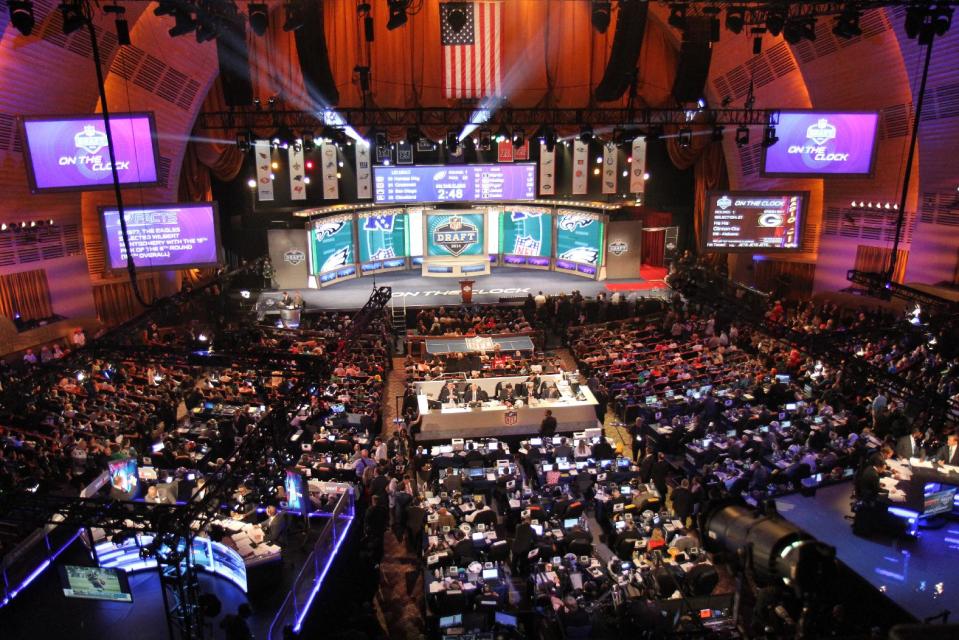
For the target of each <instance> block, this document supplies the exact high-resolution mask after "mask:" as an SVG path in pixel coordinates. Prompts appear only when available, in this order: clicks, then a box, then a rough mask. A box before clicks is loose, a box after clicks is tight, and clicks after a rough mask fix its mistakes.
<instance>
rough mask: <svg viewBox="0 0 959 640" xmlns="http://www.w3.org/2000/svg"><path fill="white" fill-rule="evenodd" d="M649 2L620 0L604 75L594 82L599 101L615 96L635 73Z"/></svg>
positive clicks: (616, 98) (626, 85) (625, 88)
mask: <svg viewBox="0 0 959 640" xmlns="http://www.w3.org/2000/svg"><path fill="white" fill-rule="evenodd" d="M648 13H649V3H647V2H640V0H621V2H620V3H619V13H618V17H617V18H616V34H615V36H614V37H613V46H612V48H611V49H610V52H609V61H608V62H607V63H606V71H605V72H604V73H603V79H602V80H600V82H599V84H598V85H597V86H596V91H595V92H594V93H595V96H596V99H597V100H598V101H599V102H610V101H612V100H618V99H619V98H620V97H622V95H623V94H624V93H625V92H626V90H627V89H628V88H629V85H630V83H632V82H633V79H634V78H635V76H636V73H637V69H636V62H637V61H638V60H639V52H640V50H641V49H642V48H643V36H644V35H645V34H646V16H647V15H648Z"/></svg>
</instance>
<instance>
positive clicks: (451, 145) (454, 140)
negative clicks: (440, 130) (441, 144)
mask: <svg viewBox="0 0 959 640" xmlns="http://www.w3.org/2000/svg"><path fill="white" fill-rule="evenodd" d="M446 148H447V149H448V150H449V152H450V153H456V152H457V151H458V150H459V148H460V134H459V132H458V131H454V130H450V131H447V132H446Z"/></svg>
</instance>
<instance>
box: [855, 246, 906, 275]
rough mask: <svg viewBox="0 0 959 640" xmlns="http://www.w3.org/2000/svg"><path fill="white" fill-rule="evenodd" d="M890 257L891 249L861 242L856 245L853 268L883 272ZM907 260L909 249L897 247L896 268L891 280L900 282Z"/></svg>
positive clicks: (887, 265)
mask: <svg viewBox="0 0 959 640" xmlns="http://www.w3.org/2000/svg"><path fill="white" fill-rule="evenodd" d="M891 257H892V249H887V248H885V247H873V246H869V245H865V244H861V245H859V246H858V247H856V262H855V265H854V266H853V268H854V269H856V270H857V271H866V272H868V273H883V272H885V271H886V269H888V268H889V259H890V258H891ZM908 262H909V250H908V249H899V251H898V253H897V256H896V270H895V272H894V273H893V274H892V280H893V282H899V283H902V281H903V279H904V278H905V277H906V264H907V263H908Z"/></svg>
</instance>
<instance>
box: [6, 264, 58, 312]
mask: <svg viewBox="0 0 959 640" xmlns="http://www.w3.org/2000/svg"><path fill="white" fill-rule="evenodd" d="M17 313H19V314H20V317H21V318H22V319H23V320H39V319H41V318H49V317H50V316H52V315H53V306H52V305H51V304H50V288H49V287H48V286H47V272H46V271H45V270H43V269H35V270H33V271H21V272H19V273H10V274H7V275H0V316H6V317H8V318H10V319H11V320H13V318H14V316H15V315H16V314H17Z"/></svg>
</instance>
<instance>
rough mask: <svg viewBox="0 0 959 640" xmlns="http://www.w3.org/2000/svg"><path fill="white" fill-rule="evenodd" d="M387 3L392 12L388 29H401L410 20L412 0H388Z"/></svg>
mask: <svg viewBox="0 0 959 640" xmlns="http://www.w3.org/2000/svg"><path fill="white" fill-rule="evenodd" d="M386 5H387V8H388V9H389V12H390V17H389V20H387V22H386V29H387V30H388V31H393V30H394V29H399V28H400V27H402V26H403V25H404V24H406V23H407V22H408V21H409V16H408V15H407V11H408V10H409V8H410V0H386Z"/></svg>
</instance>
